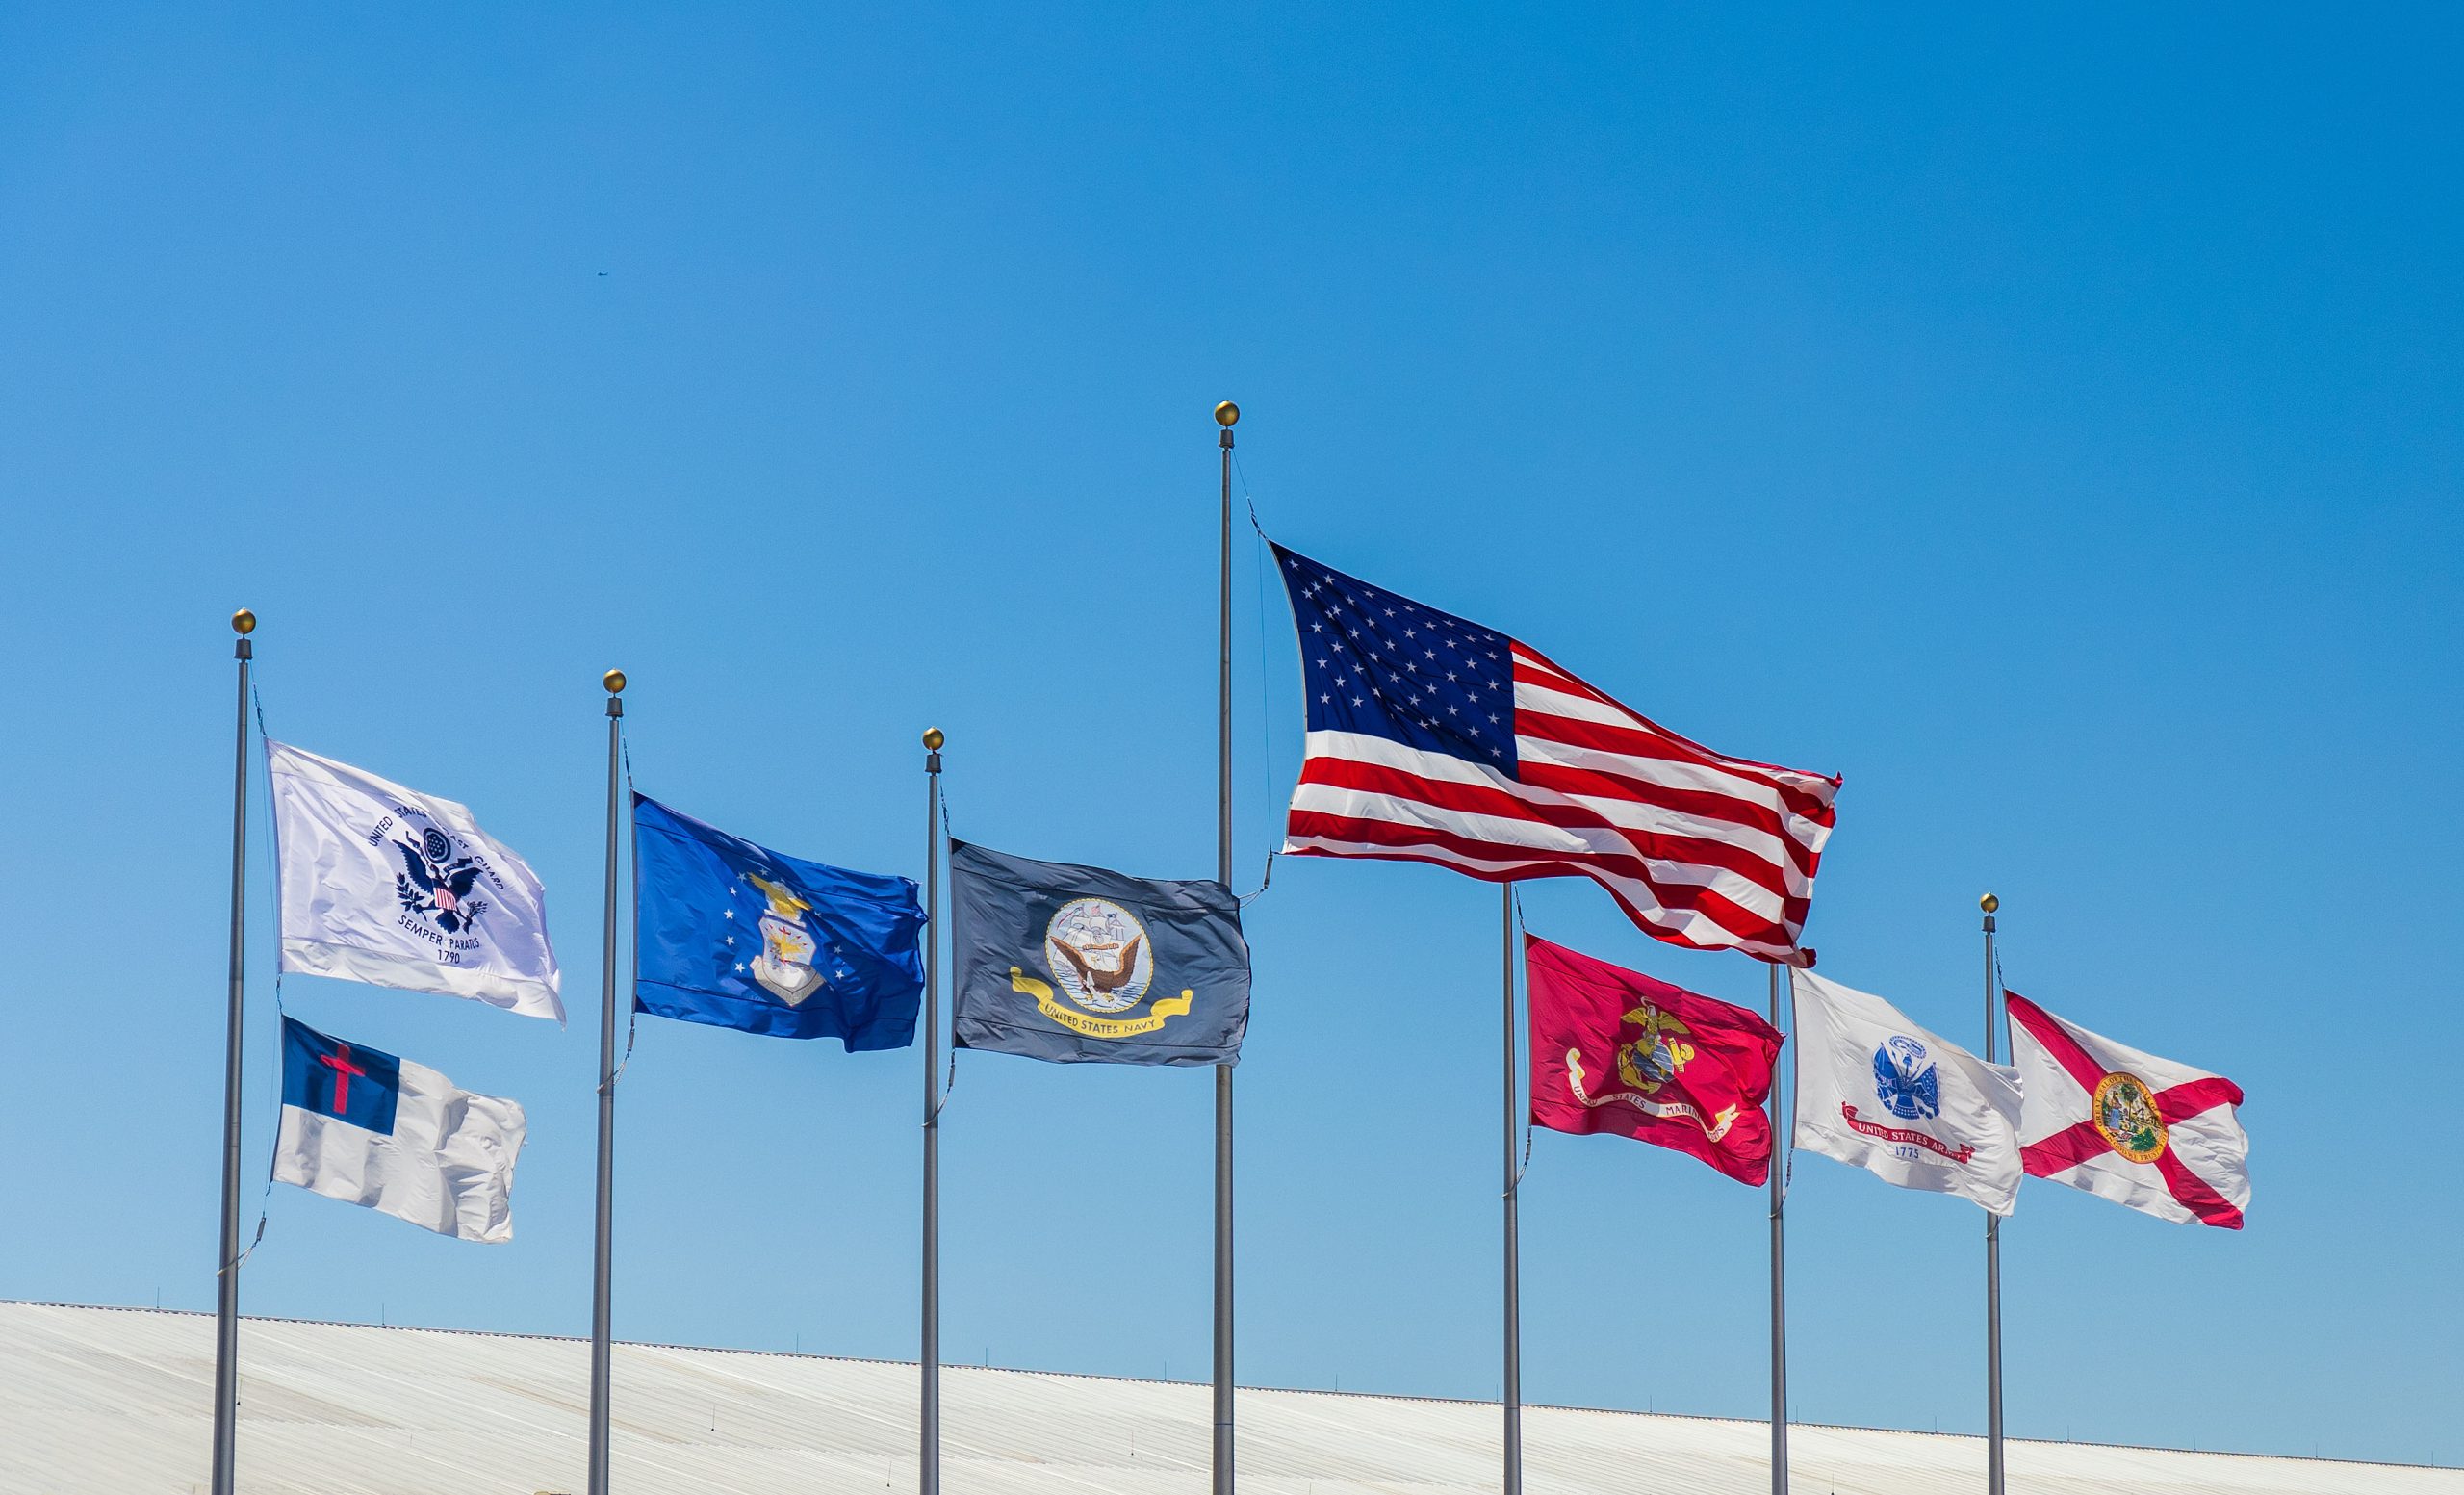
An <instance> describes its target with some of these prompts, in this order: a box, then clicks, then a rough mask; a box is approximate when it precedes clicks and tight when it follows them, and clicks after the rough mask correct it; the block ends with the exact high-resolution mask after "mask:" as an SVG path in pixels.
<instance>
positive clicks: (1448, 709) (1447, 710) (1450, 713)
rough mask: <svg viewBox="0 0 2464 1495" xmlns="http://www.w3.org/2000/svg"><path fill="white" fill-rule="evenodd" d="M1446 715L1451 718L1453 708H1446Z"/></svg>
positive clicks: (1453, 712)
mask: <svg viewBox="0 0 2464 1495" xmlns="http://www.w3.org/2000/svg"><path fill="white" fill-rule="evenodd" d="M1446 714H1447V715H1449V716H1452V715H1454V714H1455V711H1454V708H1452V707H1448V708H1447V709H1446Z"/></svg>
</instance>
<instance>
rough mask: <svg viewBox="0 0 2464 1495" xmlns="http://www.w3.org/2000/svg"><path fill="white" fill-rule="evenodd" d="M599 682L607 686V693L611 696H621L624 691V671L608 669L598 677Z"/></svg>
mask: <svg viewBox="0 0 2464 1495" xmlns="http://www.w3.org/2000/svg"><path fill="white" fill-rule="evenodd" d="M599 683H601V684H603V685H605V686H606V687H607V693H608V694H609V695H611V696H621V695H623V694H624V693H625V672H624V671H623V670H609V671H608V672H607V673H606V674H604V675H602V676H600V677H599Z"/></svg>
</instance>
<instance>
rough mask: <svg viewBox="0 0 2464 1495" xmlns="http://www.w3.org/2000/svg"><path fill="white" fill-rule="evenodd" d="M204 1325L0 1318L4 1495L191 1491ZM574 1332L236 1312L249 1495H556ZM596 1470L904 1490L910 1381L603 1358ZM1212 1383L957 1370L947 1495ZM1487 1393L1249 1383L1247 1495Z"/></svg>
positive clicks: (1418, 1452) (1452, 1465) (1575, 1453)
mask: <svg viewBox="0 0 2464 1495" xmlns="http://www.w3.org/2000/svg"><path fill="white" fill-rule="evenodd" d="M213 1340H214V1324H213V1320H212V1319H211V1318H210V1317H208V1316H206V1315H203V1314H189V1313H165V1312H159V1311H149V1310H143V1309H117V1308H79V1307H67V1306H61V1305H56V1304H43V1303H0V1495H83V1492H87V1491H92V1492H96V1495H106V1492H108V1495H152V1492H178V1495H190V1492H194V1491H200V1490H202V1489H203V1488H204V1484H205V1481H206V1472H207V1471H206V1456H207V1443H208V1439H209V1433H210V1425H211V1419H210V1417H209V1415H208V1414H209V1405H210V1403H211V1400H212V1387H213V1379H214V1378H213V1364H212V1359H211V1356H212V1353H213ZM588 1361H589V1357H588V1347H587V1346H586V1345H584V1344H582V1343H581V1342H580V1341H578V1340H570V1339H538V1338H524V1337H519V1336H512V1335H500V1334H468V1333H454V1332H448V1331H444V1330H435V1329H399V1328H372V1327H367V1326H364V1325H345V1324H299V1323H288V1322H282V1321H270V1320H259V1319H251V1320H248V1321H246V1323H244V1325H243V1326H242V1329H241V1369H242V1375H241V1388H242V1405H241V1431H240V1483H241V1488H242V1489H243V1490H244V1491H247V1492H250V1495H460V1492H493V1491H505V1492H511V1495H531V1492H536V1491H573V1490H578V1489H579V1488H580V1486H581V1482H582V1457H583V1448H582V1434H583V1417H584V1412H585V1409H586V1401H587V1388H588V1385H589V1363H588ZM615 1377H616V1404H615V1409H614V1422H615V1430H616V1436H615V1449H614V1471H613V1473H614V1478H615V1481H616V1483H617V1486H618V1488H620V1489H622V1490H625V1491H629V1492H630V1491H641V1492H655V1495H762V1492H767V1491H773V1490H775V1491H781V1492H786V1491H795V1492H798V1495H808V1492H820V1495H878V1492H888V1495H906V1492H912V1491H913V1490H914V1488H915V1451H914V1436H915V1432H914V1419H915V1368H914V1367H913V1366H912V1365H899V1364H885V1363H881V1362H876V1361H863V1360H837V1359H829V1358H825V1357H821V1356H815V1355H784V1354H760V1353H749V1352H740V1351H725V1350H688V1349H679V1348H674V1347H668V1346H656V1345H620V1346H618V1347H617V1350H616V1356H615ZM1209 1415H1210V1406H1209V1399H1208V1394H1207V1388H1206V1387H1204V1386H1202V1385H1190V1384H1182V1383H1177V1382H1161V1381H1142V1380H1122V1379H1109V1378H1105V1377H1097V1376H1062V1375H1050V1374H1044V1373H1039V1372H1032V1371H1003V1370H986V1369H981V1368H978V1367H973V1366H951V1367H948V1368H946V1369H945V1370H944V1371H943V1372H942V1431H943V1456H942V1458H943V1465H942V1481H943V1484H944V1485H945V1487H946V1488H948V1489H949V1490H951V1491H953V1492H956V1495H1203V1492H1204V1491H1205V1490H1206V1487H1207V1480H1208V1463H1209V1460H1208V1417H1209ZM1498 1437H1499V1413H1498V1409H1497V1407H1496V1406H1495V1405H1490V1404H1482V1403H1462V1402H1436V1401H1426V1400H1414V1399H1410V1398H1399V1397H1378V1396H1368V1395H1362V1394H1359V1393H1336V1392H1307V1391H1251V1390H1244V1391H1243V1392H1242V1393H1241V1446H1240V1459H1241V1485H1242V1488H1243V1490H1244V1491H1245V1492H1253V1495H1473V1492H1480V1491H1489V1490H1494V1489H1495V1488H1496V1487H1497V1484H1498ZM1767 1441H1768V1433H1767V1431H1766V1429H1765V1428H1764V1427H1763V1425H1762V1424H1760V1423H1755V1422H1734V1421H1725V1420H1720V1419H1714V1418H1696V1417H1674V1416H1660V1415H1653V1414H1650V1413H1641V1412H1604V1411H1587V1410H1580V1409H1575V1408H1564V1407H1531V1408H1527V1410H1526V1412H1525V1417H1524V1448H1525V1482H1526V1484H1527V1487H1528V1489H1529V1490H1530V1492H1531V1495H1612V1492H1613V1495H1655V1492H1666V1495H1763V1492H1764V1491H1767V1490H1768V1489H1769V1487H1770V1478H1769V1475H1768V1474H1767V1473H1766V1472H1765V1467H1764V1463H1763V1456H1764V1451H1765V1448H1766V1446H1767ZM1789 1452H1790V1456H1791V1463H1792V1473H1793V1475H1794V1479H1793V1484H1794V1487H1795V1489H1796V1490H1798V1491H1802V1492H1804V1495H1937V1492H1939V1495H1974V1492H1975V1491H1976V1490H1977V1489H1979V1488H1980V1487H1981V1486H1982V1484H1983V1482H1984V1466H1985V1449H1984V1444H1983V1442H1982V1440H1980V1439H1977V1438H1973V1437H1960V1436H1954V1435H1946V1434H1936V1433H1918V1432H1895V1431H1875V1430H1868V1429H1856V1428H1821V1427H1810V1426H1804V1425H1800V1426H1799V1427H1797V1428H1796V1429H1794V1430H1793V1431H1791V1433H1790V1437H1789ZM2010 1460H2011V1481H2010V1483H2011V1489H2012V1491H2013V1492H2014V1495H2109V1492H2135V1495H2464V1471H2457V1470H2452V1469H2423V1468H2411V1467H2403V1466H2392V1465H2384V1464H2354V1463H2339V1462H2334V1461H2330V1460H2322V1459H2303V1458H2270V1457H2259V1456H2246V1455H2232V1454H2193V1453H2184V1452H2178V1451H2173V1450H2164V1449H2132V1448H2109V1447H2102V1446H2097V1445H2092V1444H2070V1443H2035V1442H2014V1443H2013V1444H2012V1445H2011V1446H2010Z"/></svg>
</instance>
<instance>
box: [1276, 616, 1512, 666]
mask: <svg viewBox="0 0 2464 1495" xmlns="http://www.w3.org/2000/svg"><path fill="white" fill-rule="evenodd" d="M1325 631H1326V625H1324V624H1323V623H1312V624H1310V625H1309V632H1312V633H1322V632H1325ZM1489 657H1490V658H1492V659H1494V658H1496V657H1497V656H1496V655H1491V656H1489Z"/></svg>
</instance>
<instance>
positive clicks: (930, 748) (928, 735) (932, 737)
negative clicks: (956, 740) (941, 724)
mask: <svg viewBox="0 0 2464 1495" xmlns="http://www.w3.org/2000/svg"><path fill="white" fill-rule="evenodd" d="M948 740H950V739H949V738H947V737H944V736H942V735H941V729H940V728H938V727H927V728H925V729H924V751H925V752H927V753H937V752H939V751H941V744H942V743H944V742H947V741H948Z"/></svg>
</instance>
